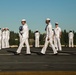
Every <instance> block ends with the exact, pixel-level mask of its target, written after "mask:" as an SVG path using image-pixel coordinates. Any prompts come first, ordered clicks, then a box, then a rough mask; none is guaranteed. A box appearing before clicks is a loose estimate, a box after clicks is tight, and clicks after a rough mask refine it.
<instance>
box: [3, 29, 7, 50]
mask: <svg viewBox="0 0 76 75" xmlns="http://www.w3.org/2000/svg"><path fill="white" fill-rule="evenodd" d="M2 48H3V49H5V48H6V30H5V28H3V29H2Z"/></svg>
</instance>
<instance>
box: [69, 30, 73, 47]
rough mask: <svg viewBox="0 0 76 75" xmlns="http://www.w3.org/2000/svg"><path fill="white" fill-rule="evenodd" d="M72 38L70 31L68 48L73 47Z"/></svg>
mask: <svg viewBox="0 0 76 75" xmlns="http://www.w3.org/2000/svg"><path fill="white" fill-rule="evenodd" d="M73 38H74V33H73V32H72V31H70V32H69V47H74V43H73Z"/></svg>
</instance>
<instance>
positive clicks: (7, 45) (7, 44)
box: [5, 28, 10, 48]
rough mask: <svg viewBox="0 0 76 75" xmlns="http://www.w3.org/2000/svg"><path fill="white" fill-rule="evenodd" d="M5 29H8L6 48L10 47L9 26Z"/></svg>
mask: <svg viewBox="0 0 76 75" xmlns="http://www.w3.org/2000/svg"><path fill="white" fill-rule="evenodd" d="M5 30H6V42H5V44H6V48H9V47H10V46H9V39H10V31H9V29H8V28H5Z"/></svg>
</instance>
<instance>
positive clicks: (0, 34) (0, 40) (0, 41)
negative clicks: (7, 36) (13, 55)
mask: <svg viewBox="0 0 76 75" xmlns="http://www.w3.org/2000/svg"><path fill="white" fill-rule="evenodd" d="M1 44H2V30H1V28H0V50H1V46H2V45H1Z"/></svg>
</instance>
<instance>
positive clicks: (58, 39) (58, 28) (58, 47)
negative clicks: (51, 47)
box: [54, 22, 62, 51]
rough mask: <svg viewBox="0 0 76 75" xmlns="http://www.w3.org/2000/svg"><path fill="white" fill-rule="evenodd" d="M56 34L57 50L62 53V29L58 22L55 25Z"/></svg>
mask: <svg viewBox="0 0 76 75" xmlns="http://www.w3.org/2000/svg"><path fill="white" fill-rule="evenodd" d="M54 34H55V36H54V44H55V48H56V49H57V51H62V47H61V42H60V38H61V28H60V27H59V26H58V22H56V23H55V29H54Z"/></svg>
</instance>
